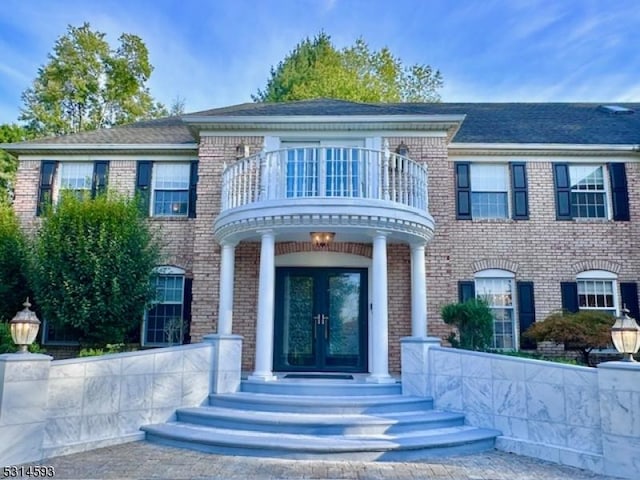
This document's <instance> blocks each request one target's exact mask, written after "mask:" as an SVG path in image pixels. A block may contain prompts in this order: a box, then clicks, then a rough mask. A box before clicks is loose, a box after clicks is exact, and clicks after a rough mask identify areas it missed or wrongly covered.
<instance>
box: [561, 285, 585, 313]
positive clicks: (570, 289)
mask: <svg viewBox="0 0 640 480" xmlns="http://www.w3.org/2000/svg"><path fill="white" fill-rule="evenodd" d="M560 295H561V297H562V309H563V310H567V311H568V312H571V313H575V312H577V311H578V310H579V309H580V308H579V307H578V284H577V283H576V282H561V283H560Z"/></svg>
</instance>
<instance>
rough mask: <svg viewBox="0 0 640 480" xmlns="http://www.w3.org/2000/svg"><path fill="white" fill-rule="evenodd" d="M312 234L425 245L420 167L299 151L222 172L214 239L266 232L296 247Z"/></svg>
mask: <svg viewBox="0 0 640 480" xmlns="http://www.w3.org/2000/svg"><path fill="white" fill-rule="evenodd" d="M312 227H313V228H335V229H336V230H340V231H341V232H343V233H344V234H345V235H346V237H344V238H345V241H346V238H347V237H349V240H354V241H355V240H356V239H355V238H350V237H354V236H358V234H363V232H364V231H365V230H368V231H371V230H384V231H388V232H389V233H391V234H395V236H399V237H400V238H401V239H403V240H407V241H416V240H417V239H418V238H419V239H421V240H422V241H425V240H429V239H430V238H431V236H432V234H433V219H432V217H431V216H430V215H429V211H428V195H427V170H426V167H425V166H424V165H421V164H419V163H417V162H415V161H413V160H411V159H410V158H408V157H405V156H402V155H399V154H396V153H393V152H390V151H388V150H383V151H379V150H370V149H365V148H353V147H299V148H287V149H282V150H276V151H270V152H261V153H260V154H257V155H254V156H251V157H247V158H243V159H240V160H238V161H237V162H235V163H233V164H232V165H229V166H228V167H226V168H225V170H224V173H223V177H222V208H221V213H220V215H219V216H218V218H217V219H216V222H215V226H214V232H215V235H216V237H217V238H218V240H221V241H222V240H230V241H233V240H241V239H245V238H248V237H250V236H252V235H255V234H256V232H257V230H260V229H270V228H274V229H278V231H279V236H280V238H284V237H287V238H289V239H291V240H296V238H295V237H296V232H297V233H301V232H308V231H309V228H312ZM415 237H417V238H415Z"/></svg>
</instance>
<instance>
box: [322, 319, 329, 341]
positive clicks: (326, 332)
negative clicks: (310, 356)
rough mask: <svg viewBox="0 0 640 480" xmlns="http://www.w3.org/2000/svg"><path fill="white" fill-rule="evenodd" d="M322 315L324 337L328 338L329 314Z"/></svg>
mask: <svg viewBox="0 0 640 480" xmlns="http://www.w3.org/2000/svg"><path fill="white" fill-rule="evenodd" d="M322 317H323V318H322V320H323V323H324V339H325V340H329V316H328V315H323V316H322Z"/></svg>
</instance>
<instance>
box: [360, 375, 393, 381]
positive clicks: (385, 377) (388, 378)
mask: <svg viewBox="0 0 640 480" xmlns="http://www.w3.org/2000/svg"><path fill="white" fill-rule="evenodd" d="M365 382H367V383H396V382H397V380H396V379H395V378H393V377H392V376H391V375H375V374H371V375H369V376H368V377H367V378H366V379H365Z"/></svg>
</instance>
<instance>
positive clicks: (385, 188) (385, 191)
mask: <svg viewBox="0 0 640 480" xmlns="http://www.w3.org/2000/svg"><path fill="white" fill-rule="evenodd" d="M390 156H391V152H390V151H389V140H387V139H385V141H384V158H383V163H382V198H383V199H384V200H389V157H390Z"/></svg>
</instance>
